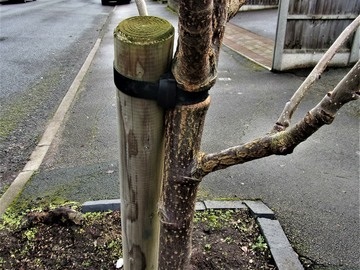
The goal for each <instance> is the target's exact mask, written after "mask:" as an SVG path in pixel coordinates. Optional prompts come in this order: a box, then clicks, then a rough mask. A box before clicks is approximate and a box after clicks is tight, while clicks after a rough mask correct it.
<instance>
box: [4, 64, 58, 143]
mask: <svg viewBox="0 0 360 270" xmlns="http://www.w3.org/2000/svg"><path fill="white" fill-rule="evenodd" d="M59 81H60V74H59V71H57V70H55V71H53V72H52V73H50V74H48V75H46V76H45V77H44V78H43V79H42V80H41V81H39V82H38V83H36V84H35V85H33V86H32V87H31V88H29V89H27V90H25V91H24V94H22V95H17V96H16V97H15V98H13V100H11V101H9V102H8V105H7V106H6V107H5V109H4V110H2V111H1V113H0V141H1V140H3V139H6V138H7V137H8V136H9V135H10V134H11V133H12V132H13V131H14V130H15V129H16V128H17V127H18V125H19V124H20V123H22V122H24V120H26V119H27V118H28V117H29V115H31V114H32V113H33V112H34V111H36V110H38V109H39V108H41V104H42V103H43V102H44V101H45V100H47V99H48V98H49V96H50V95H51V92H52V90H53V86H54V85H57V84H58V83H59Z"/></svg>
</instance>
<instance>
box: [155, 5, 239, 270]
mask: <svg viewBox="0 0 360 270" xmlns="http://www.w3.org/2000/svg"><path fill="white" fill-rule="evenodd" d="M243 2H244V1H242V0H241V1H239V0H231V1H226V0H204V1H197V0H190V1H180V4H179V42H178V49H177V51H176V55H175V58H174V61H173V69H172V71H173V74H174V76H175V79H176V82H177V84H178V87H180V88H182V89H183V90H185V91H188V92H200V91H207V90H209V89H210V88H211V87H212V86H213V85H214V83H215V80H216V76H217V65H218V58H219V52H220V47H221V43H222V39H223V36H224V32H225V24H226V22H227V21H228V19H229V18H230V16H234V14H236V12H237V10H238V9H239V8H240V6H241V5H242V4H243ZM209 105H210V98H209V97H208V98H207V99H206V100H205V101H203V102H200V103H196V104H192V105H181V104H180V105H178V106H177V107H176V108H175V109H173V110H170V111H168V112H167V113H166V115H165V166H164V177H163V190H162V195H161V196H162V197H161V203H160V206H159V209H160V215H161V217H160V219H161V221H160V223H161V227H160V255H159V269H163V270H172V269H178V270H180V269H186V270H188V269H190V257H191V236H192V219H193V215H194V210H195V202H196V193H197V188H198V185H199V183H200V181H201V177H199V178H197V177H193V169H194V168H195V164H196V160H197V157H198V154H199V150H200V143H201V135H202V131H203V125H204V121H205V116H206V112H207V109H208V107H209Z"/></svg>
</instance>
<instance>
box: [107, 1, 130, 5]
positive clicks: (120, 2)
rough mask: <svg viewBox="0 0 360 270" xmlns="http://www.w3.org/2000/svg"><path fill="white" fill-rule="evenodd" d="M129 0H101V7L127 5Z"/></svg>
mask: <svg viewBox="0 0 360 270" xmlns="http://www.w3.org/2000/svg"><path fill="white" fill-rule="evenodd" d="M130 2H131V0H101V4H102V5H103V6H108V5H116V4H129V3H130Z"/></svg>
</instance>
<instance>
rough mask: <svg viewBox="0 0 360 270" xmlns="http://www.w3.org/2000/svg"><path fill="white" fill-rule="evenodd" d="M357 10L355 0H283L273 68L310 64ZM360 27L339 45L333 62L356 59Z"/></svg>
mask: <svg viewBox="0 0 360 270" xmlns="http://www.w3.org/2000/svg"><path fill="white" fill-rule="evenodd" d="M359 13H360V1H357V0H282V1H281V2H280V7H279V17H278V29H277V36H276V43H275V53H274V62H273V69H275V70H285V69H291V68H299V67H308V66H313V65H315V64H316V62H317V61H318V60H319V59H320V57H321V55H322V54H323V53H324V52H325V51H326V50H327V49H328V48H329V47H330V46H331V44H332V43H333V42H334V41H335V40H336V38H337V37H338V36H339V35H340V34H341V32H342V31H343V30H344V29H345V28H346V27H347V26H348V25H349V24H350V23H351V22H352V20H353V19H355V18H356V17H357V16H358V14H359ZM359 39H360V34H359V30H358V31H357V33H356V34H354V35H353V36H352V37H351V38H350V39H349V40H348V41H347V42H346V43H345V45H344V46H343V47H342V48H341V50H340V51H339V52H338V53H337V55H336V56H335V57H334V59H333V61H332V65H339V66H346V65H348V64H350V63H353V62H355V61H357V60H358V59H359Z"/></svg>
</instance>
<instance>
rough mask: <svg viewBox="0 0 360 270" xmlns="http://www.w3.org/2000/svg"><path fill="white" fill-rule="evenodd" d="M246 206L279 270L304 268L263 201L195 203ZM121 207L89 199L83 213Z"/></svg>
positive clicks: (203, 206) (199, 205) (215, 206)
mask: <svg viewBox="0 0 360 270" xmlns="http://www.w3.org/2000/svg"><path fill="white" fill-rule="evenodd" d="M244 208H249V210H250V212H251V213H252V215H253V216H254V217H255V218H256V221H257V223H258V224H259V227H260V229H261V232H262V233H263V235H264V237H265V240H266V242H267V244H268V246H269V249H270V252H271V255H272V257H273V259H274V262H275V264H276V266H277V268H278V270H289V269H292V270H304V267H303V266H302V264H301V263H300V261H299V257H298V255H297V254H296V252H295V251H294V250H293V248H292V247H291V244H290V242H289V240H288V239H287V237H286V235H285V233H284V231H283V229H282V227H281V225H280V223H279V221H277V220H276V219H275V214H274V212H273V211H272V210H271V209H270V208H269V207H267V206H266V205H265V204H264V203H263V202H262V201H249V200H244V201H200V202H197V203H196V205H195V210H197V211H201V210H207V209H244ZM119 209H120V199H115V200H100V201H88V202H85V203H84V204H83V205H82V207H81V211H82V212H83V213H86V212H105V211H109V210H119Z"/></svg>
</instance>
